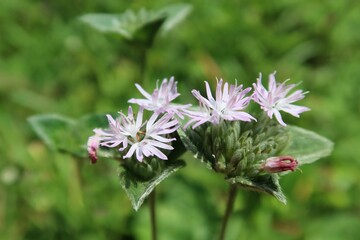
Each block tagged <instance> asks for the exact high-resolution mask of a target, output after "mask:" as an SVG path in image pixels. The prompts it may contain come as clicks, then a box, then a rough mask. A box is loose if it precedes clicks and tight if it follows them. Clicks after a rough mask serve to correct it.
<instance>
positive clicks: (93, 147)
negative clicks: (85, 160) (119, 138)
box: [87, 135, 100, 164]
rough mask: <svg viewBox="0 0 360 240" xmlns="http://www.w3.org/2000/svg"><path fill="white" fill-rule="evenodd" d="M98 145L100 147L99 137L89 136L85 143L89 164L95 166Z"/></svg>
mask: <svg viewBox="0 0 360 240" xmlns="http://www.w3.org/2000/svg"><path fill="white" fill-rule="evenodd" d="M99 145H100V139H99V137H97V136H96V135H95V136H91V137H89V139H88V142H87V151H88V155H89V158H90V160H91V163H93V164H95V163H96V161H97V159H98V157H97V154H96V153H97V150H98V149H99Z"/></svg>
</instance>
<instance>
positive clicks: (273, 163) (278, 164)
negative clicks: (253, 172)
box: [261, 156, 298, 173]
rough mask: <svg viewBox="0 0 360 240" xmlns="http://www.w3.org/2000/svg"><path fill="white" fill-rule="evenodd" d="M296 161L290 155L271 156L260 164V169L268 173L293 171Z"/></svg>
mask: <svg viewBox="0 0 360 240" xmlns="http://www.w3.org/2000/svg"><path fill="white" fill-rule="evenodd" d="M297 165H298V161H297V160H296V159H294V158H293V157H291V156H280V157H271V158H268V159H266V161H265V162H264V163H263V164H262V166H261V167H262V169H263V170H265V171H266V172H268V173H279V172H285V171H294V170H295V169H296V167H297Z"/></svg>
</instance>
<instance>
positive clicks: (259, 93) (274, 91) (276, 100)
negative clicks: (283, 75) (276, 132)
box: [253, 72, 310, 126]
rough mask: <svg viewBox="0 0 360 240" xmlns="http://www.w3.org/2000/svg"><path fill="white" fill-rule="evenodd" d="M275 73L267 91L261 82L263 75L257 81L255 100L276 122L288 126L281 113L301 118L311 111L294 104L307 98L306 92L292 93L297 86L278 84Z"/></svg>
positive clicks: (270, 78)
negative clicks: (303, 114)
mask: <svg viewBox="0 0 360 240" xmlns="http://www.w3.org/2000/svg"><path fill="white" fill-rule="evenodd" d="M275 73H276V72H274V73H272V74H270V75H269V90H267V89H266V88H265V87H264V86H263V84H262V82H261V74H260V76H259V78H258V79H257V83H254V84H253V86H254V94H253V99H254V101H255V102H257V103H258V104H259V105H260V107H261V109H263V110H264V111H265V112H266V113H267V115H268V116H269V118H272V117H273V115H275V117H276V120H277V121H278V122H279V123H280V124H281V125H283V126H286V124H285V123H284V121H283V119H282V117H281V114H280V111H284V112H287V113H290V114H291V115H293V116H295V117H300V115H299V114H300V113H303V112H306V111H309V110H310V109H309V108H307V107H304V106H297V105H294V104H293V103H294V102H296V101H299V100H301V99H303V98H304V97H305V94H306V92H303V91H302V90H296V91H295V92H293V93H291V94H290V95H289V93H290V91H291V90H293V88H295V87H296V86H297V85H296V84H288V85H286V82H287V81H285V82H283V83H277V82H276V80H275Z"/></svg>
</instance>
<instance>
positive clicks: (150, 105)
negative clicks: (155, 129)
mask: <svg viewBox="0 0 360 240" xmlns="http://www.w3.org/2000/svg"><path fill="white" fill-rule="evenodd" d="M135 86H136V88H137V89H138V90H139V91H140V93H141V94H142V95H143V96H144V97H145V99H135V98H132V99H130V100H129V101H128V102H129V103H135V104H138V105H139V106H141V107H143V108H144V109H146V110H149V111H154V112H155V113H157V114H161V113H165V112H167V113H170V114H176V115H178V116H179V117H181V118H182V112H183V111H184V110H185V109H186V108H188V107H189V106H190V104H189V105H180V104H174V103H171V102H172V101H173V100H174V99H175V98H177V97H178V96H180V94H179V93H178V92H177V82H175V81H174V77H171V78H170V80H169V81H168V80H167V79H166V78H165V79H163V81H162V83H161V85H160V88H159V87H158V86H157V87H156V89H155V90H154V92H153V93H152V94H150V93H148V92H146V91H145V90H144V89H143V88H142V87H141V86H140V85H139V84H135Z"/></svg>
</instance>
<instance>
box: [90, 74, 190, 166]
mask: <svg viewBox="0 0 360 240" xmlns="http://www.w3.org/2000/svg"><path fill="white" fill-rule="evenodd" d="M176 84H177V83H176V82H174V78H171V79H170V80H169V81H167V79H164V80H163V81H162V84H161V86H160V88H158V87H157V88H156V89H155V91H154V92H153V94H152V95H150V94H149V93H147V92H146V91H145V90H144V89H143V88H142V87H141V86H140V85H138V84H136V87H137V88H138V90H139V91H140V92H141V93H142V94H143V95H144V96H145V97H146V99H130V100H129V102H130V103H136V104H138V105H140V110H139V111H138V113H137V115H136V116H135V115H134V113H133V110H132V108H131V107H129V109H128V114H127V115H125V114H124V113H122V112H119V115H120V116H119V117H118V118H116V119H114V118H113V117H112V116H111V115H109V114H108V115H106V116H107V119H108V122H109V127H108V128H107V129H94V133H95V135H94V136H91V137H90V138H89V140H88V154H89V157H90V159H91V161H92V162H93V163H95V162H96V160H97V149H98V148H99V147H100V146H103V147H107V148H117V149H118V150H119V151H120V152H123V154H122V155H123V158H131V157H133V156H134V155H135V157H136V159H137V160H138V161H140V162H142V161H143V159H144V157H153V156H155V157H157V158H159V159H162V160H167V156H166V155H165V154H164V153H163V152H162V151H161V150H168V151H170V150H173V147H172V146H171V142H172V141H175V140H176V139H175V138H172V137H170V135H171V133H173V132H175V131H176V130H177V129H178V127H179V126H180V125H179V122H178V121H177V120H176V119H175V118H174V115H175V114H176V115H177V116H179V117H183V115H182V111H184V110H185V109H186V108H187V107H188V106H187V105H175V104H172V103H171V101H173V100H174V99H175V98H176V97H178V96H179V95H180V94H178V93H177V88H176ZM144 109H146V110H149V111H152V112H153V114H152V115H151V117H150V118H149V119H148V120H145V121H143V115H144ZM160 149H161V150H160Z"/></svg>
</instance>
